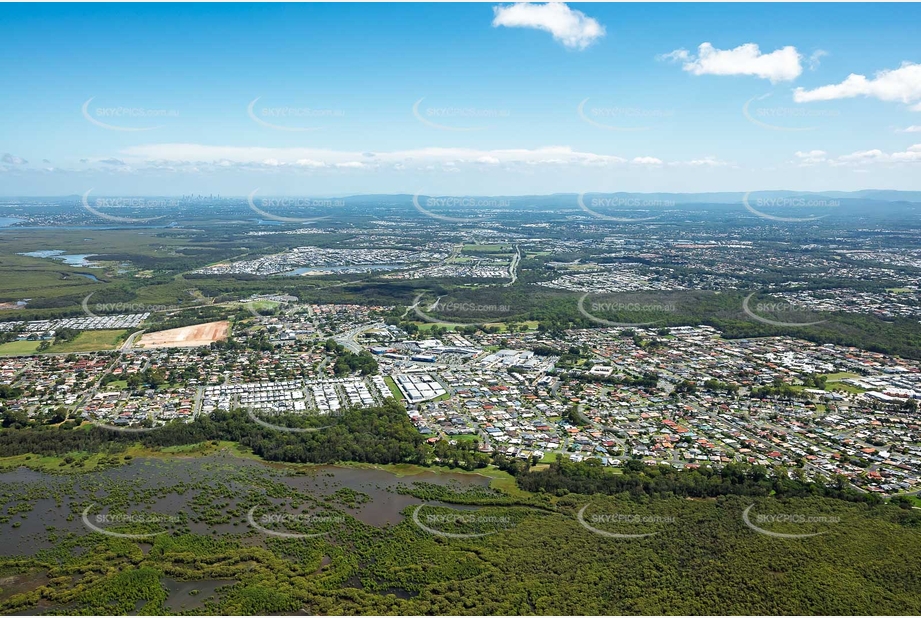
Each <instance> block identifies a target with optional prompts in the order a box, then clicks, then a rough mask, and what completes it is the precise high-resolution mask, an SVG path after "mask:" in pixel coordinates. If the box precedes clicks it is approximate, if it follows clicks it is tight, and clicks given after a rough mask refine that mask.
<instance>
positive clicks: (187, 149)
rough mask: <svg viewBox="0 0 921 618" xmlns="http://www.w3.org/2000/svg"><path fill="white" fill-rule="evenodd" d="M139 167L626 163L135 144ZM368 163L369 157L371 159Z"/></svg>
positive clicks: (549, 152)
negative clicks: (155, 164)
mask: <svg viewBox="0 0 921 618" xmlns="http://www.w3.org/2000/svg"><path fill="white" fill-rule="evenodd" d="M120 156H121V157H122V158H123V159H126V160H129V161H131V162H132V163H133V164H134V165H140V164H148V165H149V164H151V163H152V162H165V163H169V164H173V165H191V164H195V165H199V166H221V167H228V166H237V167H241V166H242V167H252V168H279V167H285V166H287V167H292V168H304V169H310V168H323V167H335V168H374V167H381V166H390V167H395V166H396V165H403V166H407V165H409V166H413V167H422V166H425V165H432V164H438V165H444V164H453V165H463V164H474V163H488V164H494V165H495V164H499V163H504V164H509V165H514V164H534V165H570V164H571V165H580V164H581V165H616V164H621V163H625V162H626V159H624V158H622V157H618V156H615V155H603V154H596V153H592V152H579V151H575V150H573V149H572V148H569V147H568V146H548V147H544V148H536V149H530V150H529V149H496V150H478V149H472V148H419V149H415V150H397V151H391V152H379V153H375V156H374V158H373V162H374V163H373V164H370V165H369V164H368V163H365V162H362V161H360V159H361V156H362V153H361V152H351V151H341V150H319V149H312V148H266V147H245V146H209V145H204V144H148V145H143V146H131V147H128V148H126V149H125V150H123V151H122V152H121V154H120ZM366 161H367V158H366Z"/></svg>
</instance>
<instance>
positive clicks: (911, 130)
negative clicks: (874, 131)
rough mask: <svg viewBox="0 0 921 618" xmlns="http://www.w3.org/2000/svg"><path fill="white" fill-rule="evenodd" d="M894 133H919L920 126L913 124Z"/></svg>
mask: <svg viewBox="0 0 921 618" xmlns="http://www.w3.org/2000/svg"><path fill="white" fill-rule="evenodd" d="M896 133H921V124H913V125H911V126H910V127H905V128H904V129H897V130H896Z"/></svg>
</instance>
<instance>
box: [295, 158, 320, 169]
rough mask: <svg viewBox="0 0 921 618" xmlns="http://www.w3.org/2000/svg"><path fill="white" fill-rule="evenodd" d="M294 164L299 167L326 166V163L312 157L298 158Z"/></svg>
mask: <svg viewBox="0 0 921 618" xmlns="http://www.w3.org/2000/svg"><path fill="white" fill-rule="evenodd" d="M294 164H295V165H297V166H299V167H326V164H325V163H323V162H322V161H314V160H313V159H298V160H297V161H295V162H294Z"/></svg>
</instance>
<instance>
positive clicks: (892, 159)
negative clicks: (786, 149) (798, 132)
mask: <svg viewBox="0 0 921 618" xmlns="http://www.w3.org/2000/svg"><path fill="white" fill-rule="evenodd" d="M795 154H796V157H797V159H798V160H799V161H798V163H799V164H800V165H801V166H804V167H805V166H809V165H817V164H821V163H825V164H828V165H831V166H832V167H855V166H864V165H869V164H874V163H875V164H893V163H913V162H915V161H918V162H921V144H915V145H914V146H910V147H909V148H908V149H907V150H905V151H903V152H883V151H882V150H880V149H879V148H873V149H870V150H858V151H856V152H852V153H850V154H846V155H841V156H839V157H833V158H829V157H828V156H827V153H826V152H825V151H823V150H810V151H808V152H796V153H795Z"/></svg>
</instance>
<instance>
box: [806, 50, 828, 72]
mask: <svg viewBox="0 0 921 618" xmlns="http://www.w3.org/2000/svg"><path fill="white" fill-rule="evenodd" d="M827 55H828V52H827V51H825V50H824V49H817V50H815V51H814V52H812V55H811V56H809V70H810V71H815V70H816V69H818V68H819V65H820V64H821V63H822V58H824V57H825V56H827Z"/></svg>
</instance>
